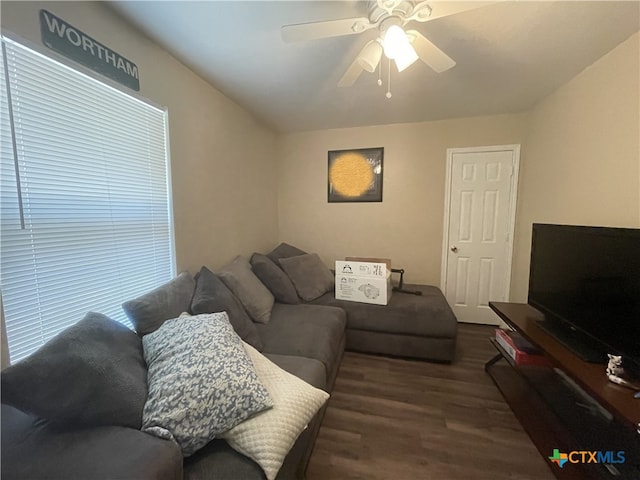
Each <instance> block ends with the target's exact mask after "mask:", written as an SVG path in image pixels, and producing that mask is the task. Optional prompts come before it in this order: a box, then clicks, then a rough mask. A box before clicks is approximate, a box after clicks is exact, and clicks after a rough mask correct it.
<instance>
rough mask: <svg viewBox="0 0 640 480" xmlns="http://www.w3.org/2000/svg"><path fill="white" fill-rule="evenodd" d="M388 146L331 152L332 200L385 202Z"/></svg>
mask: <svg viewBox="0 0 640 480" xmlns="http://www.w3.org/2000/svg"><path fill="white" fill-rule="evenodd" d="M383 157H384V148H382V147H376V148H358V149H354V150H331V151H329V166H328V175H327V178H328V182H327V183H328V201H329V203H334V202H381V201H382V163H383V162H382V161H383Z"/></svg>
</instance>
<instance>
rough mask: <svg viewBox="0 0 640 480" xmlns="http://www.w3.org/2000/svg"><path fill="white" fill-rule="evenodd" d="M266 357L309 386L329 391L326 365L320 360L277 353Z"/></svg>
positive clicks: (268, 354)
mask: <svg viewBox="0 0 640 480" xmlns="http://www.w3.org/2000/svg"><path fill="white" fill-rule="evenodd" d="M265 357H267V358H268V359H269V360H271V361H272V362H273V363H275V364H276V365H278V366H279V367H280V368H282V369H283V370H286V371H287V372H289V373H291V374H292V375H295V376H296V377H298V378H300V379H302V380H304V381H305V382H307V383H308V384H310V385H313V386H314V387H316V388H321V389H322V390H324V391H328V390H327V381H326V374H325V368H324V364H323V363H322V362H321V361H320V360H316V359H315V358H307V357H296V356H294V355H279V354H277V353H267V354H266V355H265Z"/></svg>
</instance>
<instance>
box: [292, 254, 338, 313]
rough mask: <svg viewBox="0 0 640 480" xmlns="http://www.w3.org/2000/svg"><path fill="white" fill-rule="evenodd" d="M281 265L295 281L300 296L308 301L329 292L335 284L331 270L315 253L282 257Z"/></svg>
mask: <svg viewBox="0 0 640 480" xmlns="http://www.w3.org/2000/svg"><path fill="white" fill-rule="evenodd" d="M280 266H281V267H282V268H283V270H284V271H285V273H286V274H287V275H288V276H289V278H290V279H291V282H293V285H294V286H295V287H296V291H297V292H298V295H299V296H300V298H302V299H303V300H305V301H307V302H309V301H311V300H315V299H316V298H318V297H320V296H322V295H324V294H325V293H327V292H329V291H330V290H332V289H333V287H334V285H335V283H334V282H335V281H334V277H333V274H332V273H331V270H329V269H328V268H327V267H326V265H325V264H324V263H323V262H322V260H321V259H320V257H319V256H318V255H317V254H315V253H308V254H306V255H298V256H295V257H289V258H281V259H280Z"/></svg>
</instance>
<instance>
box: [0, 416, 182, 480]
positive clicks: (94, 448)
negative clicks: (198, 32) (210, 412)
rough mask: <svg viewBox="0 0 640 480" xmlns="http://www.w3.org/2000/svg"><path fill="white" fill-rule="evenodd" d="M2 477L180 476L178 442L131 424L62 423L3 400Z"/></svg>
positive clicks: (142, 479)
mask: <svg viewBox="0 0 640 480" xmlns="http://www.w3.org/2000/svg"><path fill="white" fill-rule="evenodd" d="M0 418H2V462H1V465H2V472H1V475H0V476H1V477H2V479H3V480H22V479H36V478H38V479H41V478H51V479H54V478H55V479H62V478H64V479H67V480H74V479H77V480H86V479H89V478H90V479H92V480H100V479H113V478H123V479H124V478H135V479H137V480H147V479H148V480H179V479H181V478H182V455H181V454H180V449H179V448H178V446H177V445H176V444H175V443H174V442H171V441H168V440H162V439H159V438H156V437H153V436H151V435H147V434H146V433H143V432H141V431H140V430H136V429H133V428H127V427H119V426H103V427H94V428H81V429H62V428H60V427H56V426H55V425H54V424H52V423H50V422H47V421H45V420H43V419H40V418H38V417H35V416H32V415H28V414H26V413H24V412H22V411H20V410H18V409H16V408H13V407H10V406H8V405H5V404H3V405H2V413H1V414H0Z"/></svg>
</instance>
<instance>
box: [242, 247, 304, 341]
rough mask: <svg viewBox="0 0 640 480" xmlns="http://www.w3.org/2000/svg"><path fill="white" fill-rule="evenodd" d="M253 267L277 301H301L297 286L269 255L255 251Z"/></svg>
mask: <svg viewBox="0 0 640 480" xmlns="http://www.w3.org/2000/svg"><path fill="white" fill-rule="evenodd" d="M251 269H252V270H253V273H255V274H256V276H257V277H258V278H259V279H260V281H261V282H262V283H263V284H264V285H265V286H266V287H267V288H268V289H269V291H270V292H271V293H272V294H273V296H274V298H275V299H276V302H280V303H290V304H296V303H300V299H299V298H298V292H296V288H295V287H294V286H293V283H291V279H289V277H288V276H287V274H286V273H284V271H282V268H281V267H280V266H279V265H276V264H275V263H273V260H271V259H270V258H269V257H267V256H266V255H262V254H261V253H254V254H253V256H252V257H251ZM254 346H255V345H254Z"/></svg>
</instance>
